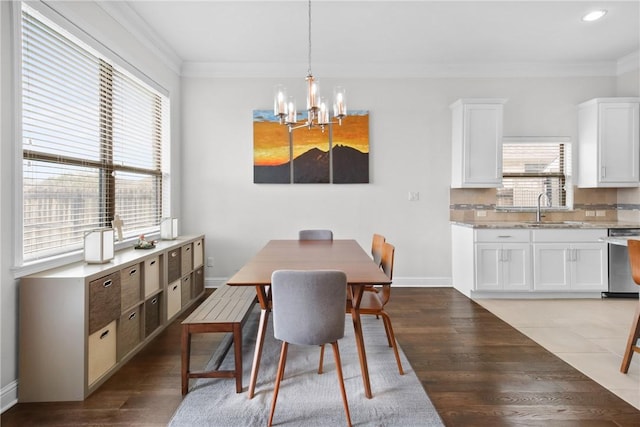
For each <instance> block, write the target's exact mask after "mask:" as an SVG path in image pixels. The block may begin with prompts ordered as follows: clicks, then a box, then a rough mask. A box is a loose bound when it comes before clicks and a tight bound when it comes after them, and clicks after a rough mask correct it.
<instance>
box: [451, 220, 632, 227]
mask: <svg viewBox="0 0 640 427" xmlns="http://www.w3.org/2000/svg"><path fill="white" fill-rule="evenodd" d="M451 224H455V225H461V226H463V227H470V228H530V229H539V228H584V229H598V228H640V222H622V221H613V222H611V221H544V220H543V221H540V222H535V221H451Z"/></svg>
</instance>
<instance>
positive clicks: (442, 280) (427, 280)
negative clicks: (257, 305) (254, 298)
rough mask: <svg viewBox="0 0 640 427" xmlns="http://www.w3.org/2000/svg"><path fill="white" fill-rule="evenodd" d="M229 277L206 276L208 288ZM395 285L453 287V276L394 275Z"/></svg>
mask: <svg viewBox="0 0 640 427" xmlns="http://www.w3.org/2000/svg"><path fill="white" fill-rule="evenodd" d="M228 279H229V278H228V277H205V279H204V284H205V287H206V288H217V287H218V286H220V285H224V284H225V283H226V282H227V280H228ZM393 286H398V287H402V288H441V287H448V288H450V287H451V277H394V278H393Z"/></svg>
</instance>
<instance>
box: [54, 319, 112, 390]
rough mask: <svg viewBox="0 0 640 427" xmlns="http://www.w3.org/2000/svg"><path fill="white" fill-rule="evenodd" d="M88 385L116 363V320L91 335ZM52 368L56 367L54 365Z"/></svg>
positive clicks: (88, 357)
mask: <svg viewBox="0 0 640 427" xmlns="http://www.w3.org/2000/svg"><path fill="white" fill-rule="evenodd" d="M88 353H89V354H88V356H87V359H88V360H87V361H88V369H89V372H88V375H87V380H88V385H89V386H91V384H93V383H94V382H96V381H97V380H98V379H99V378H100V377H101V376H102V375H104V374H105V373H106V372H107V371H108V370H109V369H111V368H112V367H113V366H114V365H115V364H116V321H115V320H114V321H112V322H111V323H109V324H108V325H107V326H105V327H103V328H101V329H98V330H97V331H96V332H94V333H93V334H91V335H89V349H88ZM52 369H55V368H54V367H52Z"/></svg>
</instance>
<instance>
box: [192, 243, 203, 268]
mask: <svg viewBox="0 0 640 427" xmlns="http://www.w3.org/2000/svg"><path fill="white" fill-rule="evenodd" d="M202 264H204V242H203V241H202V239H200V240H196V241H195V242H193V268H198V267H200V266H201V265H202Z"/></svg>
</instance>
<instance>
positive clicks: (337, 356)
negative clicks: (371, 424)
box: [331, 341, 351, 427]
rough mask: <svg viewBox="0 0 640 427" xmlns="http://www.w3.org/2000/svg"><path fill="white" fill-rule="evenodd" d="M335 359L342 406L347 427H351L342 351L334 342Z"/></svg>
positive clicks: (332, 344) (332, 345)
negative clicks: (343, 374) (341, 359)
mask: <svg viewBox="0 0 640 427" xmlns="http://www.w3.org/2000/svg"><path fill="white" fill-rule="evenodd" d="M331 347H333V357H334V359H335V361H336V372H337V374H338V382H339V383H340V393H341V394H342V404H343V405H344V413H345V415H346V417H347V425H348V426H349V427H351V414H350V413H349V403H348V402H347V392H346V390H345V389H344V377H343V376H342V362H341V361H340V350H339V349H338V342H337V341H335V342H332V343H331Z"/></svg>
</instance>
